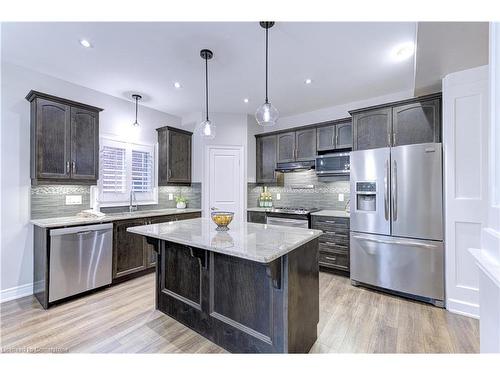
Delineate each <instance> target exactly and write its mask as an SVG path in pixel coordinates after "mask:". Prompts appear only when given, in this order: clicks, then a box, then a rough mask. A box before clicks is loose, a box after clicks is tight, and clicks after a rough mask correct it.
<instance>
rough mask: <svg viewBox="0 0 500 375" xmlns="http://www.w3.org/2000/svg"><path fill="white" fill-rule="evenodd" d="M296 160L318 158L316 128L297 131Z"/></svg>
mask: <svg viewBox="0 0 500 375" xmlns="http://www.w3.org/2000/svg"><path fill="white" fill-rule="evenodd" d="M295 144H296V151H295V160H296V161H308V160H314V159H315V158H316V128H309V129H303V130H297V131H296V132H295Z"/></svg>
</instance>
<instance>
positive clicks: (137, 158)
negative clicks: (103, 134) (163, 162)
mask: <svg viewBox="0 0 500 375" xmlns="http://www.w3.org/2000/svg"><path fill="white" fill-rule="evenodd" d="M100 143H101V152H100V160H99V165H100V172H99V181H98V189H99V203H100V205H101V206H103V207H110V206H123V205H128V204H129V202H130V191H131V190H133V191H134V192H135V197H136V200H137V204H139V205H140V204H156V203H158V186H157V180H156V173H155V161H156V153H155V146H154V145H142V144H135V143H126V142H120V141H116V140H112V139H108V138H101V142H100Z"/></svg>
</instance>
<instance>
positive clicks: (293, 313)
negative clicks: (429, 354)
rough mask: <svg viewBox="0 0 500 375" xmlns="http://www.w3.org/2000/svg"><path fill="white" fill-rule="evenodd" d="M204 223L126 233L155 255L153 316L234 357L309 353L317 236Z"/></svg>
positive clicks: (314, 319)
mask: <svg viewBox="0 0 500 375" xmlns="http://www.w3.org/2000/svg"><path fill="white" fill-rule="evenodd" d="M229 227H230V230H229V231H227V232H218V231H216V230H215V228H216V225H215V224H214V223H213V222H212V221H211V220H210V219H209V218H198V219H190V220H184V221H178V222H169V223H161V224H152V225H144V226H137V227H132V228H128V231H129V232H131V233H135V234H139V235H143V236H145V237H146V240H147V241H148V242H149V243H150V244H152V245H153V246H154V247H155V251H156V252H157V257H158V258H157V263H156V308H157V309H158V310H160V311H162V312H163V313H165V314H167V315H169V316H171V317H172V318H174V319H176V320H177V321H179V322H181V323H183V324H184V325H186V326H187V327H189V328H191V329H193V330H194V331H196V332H198V333H200V334H201V335H203V336H205V337H206V338H208V339H209V340H211V341H213V342H215V343H216V344H218V345H220V346H222V347H223V348H225V349H227V350H228V351H230V352H236V353H307V352H308V351H309V349H310V348H311V346H312V345H313V344H314V342H315V341H316V338H317V324H318V321H319V284H318V237H319V236H320V235H321V233H322V232H321V231H319V230H312V229H301V228H291V227H282V226H273V225H263V224H255V223H247V222H233V223H231V224H230V225H229Z"/></svg>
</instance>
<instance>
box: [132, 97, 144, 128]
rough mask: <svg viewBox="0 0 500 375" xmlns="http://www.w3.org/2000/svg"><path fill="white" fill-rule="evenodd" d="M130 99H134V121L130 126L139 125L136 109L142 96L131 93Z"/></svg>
mask: <svg viewBox="0 0 500 375" xmlns="http://www.w3.org/2000/svg"><path fill="white" fill-rule="evenodd" d="M132 99H134V100H135V122H134V123H133V124H132V126H133V127H134V128H135V127H138V126H139V123H138V122H137V109H138V108H139V100H141V99H142V96H140V95H139V94H133V95H132Z"/></svg>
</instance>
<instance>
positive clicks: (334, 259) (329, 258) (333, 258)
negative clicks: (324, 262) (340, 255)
mask: <svg viewBox="0 0 500 375" xmlns="http://www.w3.org/2000/svg"><path fill="white" fill-rule="evenodd" d="M325 259H328V260H332V261H334V262H335V261H336V260H337V257H327V256H325Z"/></svg>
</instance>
